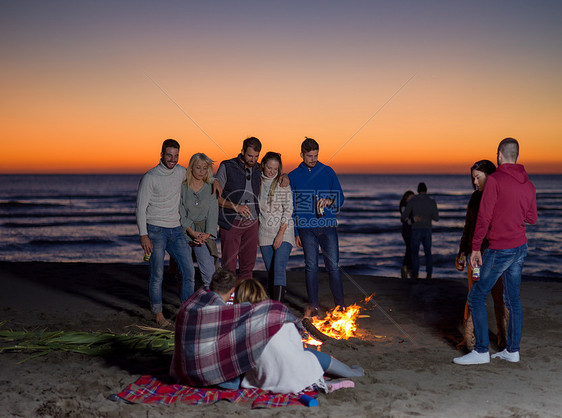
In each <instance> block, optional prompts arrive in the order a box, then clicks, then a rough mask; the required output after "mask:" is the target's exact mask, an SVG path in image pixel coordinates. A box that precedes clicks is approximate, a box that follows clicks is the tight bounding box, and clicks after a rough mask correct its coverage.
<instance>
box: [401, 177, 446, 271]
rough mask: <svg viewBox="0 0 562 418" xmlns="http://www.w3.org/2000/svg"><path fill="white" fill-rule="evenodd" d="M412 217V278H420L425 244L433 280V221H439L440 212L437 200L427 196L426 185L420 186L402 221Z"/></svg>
mask: <svg viewBox="0 0 562 418" xmlns="http://www.w3.org/2000/svg"><path fill="white" fill-rule="evenodd" d="M410 216H412V217H413V219H414V223H413V224H412V241H411V243H412V248H411V250H412V277H414V278H415V279H417V278H418V275H419V270H420V258H419V251H420V243H421V244H423V251H424V253H425V269H426V272H427V278H428V279H431V277H432V274H433V255H432V254H431V241H432V233H431V226H432V223H431V221H432V220H433V221H439V211H438V210H437V204H436V203H435V200H433V199H432V198H431V197H429V196H428V195H427V186H426V185H425V183H420V184H418V194H417V195H415V196H414V197H413V198H412V199H410V201H409V202H408V204H407V205H406V209H404V212H402V215H401V216H400V219H401V220H402V222H404V221H406V220H407V219H408V218H409V217H410Z"/></svg>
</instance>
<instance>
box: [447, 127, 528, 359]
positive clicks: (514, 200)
mask: <svg viewBox="0 0 562 418" xmlns="http://www.w3.org/2000/svg"><path fill="white" fill-rule="evenodd" d="M518 157H519V143H518V142H517V141H516V140H515V139H513V138H505V139H504V140H502V141H501V142H500V144H499V146H498V169H497V171H496V172H495V173H493V174H491V175H490V176H488V180H487V181H486V186H485V187H484V193H483V195H482V201H481V202H480V210H479V211H478V219H477V221H476V230H475V231H474V238H473V239H472V248H473V249H474V248H480V246H481V244H482V240H483V239H484V238H485V237H486V238H488V242H489V243H490V246H489V248H488V249H487V250H485V251H484V254H481V253H480V251H472V253H471V255H470V263H471V264H472V265H473V266H474V267H479V266H482V268H481V270H480V280H479V281H477V282H475V283H474V284H473V285H472V288H471V290H470V293H469V295H468V304H469V306H470V309H471V311H472V318H473V321H474V334H475V336H476V344H475V345H474V350H473V351H472V352H470V353H468V354H466V355H464V356H462V357H457V358H455V359H454V360H453V361H454V362H455V363H456V364H462V365H469V364H483V363H489V362H490V353H489V352H488V345H489V343H490V341H489V337H488V316H487V314H486V297H487V296H488V293H490V290H491V289H492V287H493V286H494V284H496V281H497V280H498V279H499V278H500V277H502V280H503V286H504V300H505V305H506V306H507V308H508V310H509V329H508V335H507V348H506V349H505V350H503V351H501V352H499V353H496V354H493V355H492V358H499V359H502V360H507V361H509V362H512V363H516V362H518V361H519V343H520V342H521V333H522V329H523V309H522V307H521V298H520V295H519V286H520V284H521V270H522V269H523V263H524V261H525V257H526V256H527V237H526V235H525V223H528V224H534V223H535V222H536V221H537V200H536V192H535V186H533V183H531V182H530V181H529V176H527V173H526V172H525V168H524V167H523V166H522V165H521V164H516V162H517V159H518ZM502 275H503V276H502Z"/></svg>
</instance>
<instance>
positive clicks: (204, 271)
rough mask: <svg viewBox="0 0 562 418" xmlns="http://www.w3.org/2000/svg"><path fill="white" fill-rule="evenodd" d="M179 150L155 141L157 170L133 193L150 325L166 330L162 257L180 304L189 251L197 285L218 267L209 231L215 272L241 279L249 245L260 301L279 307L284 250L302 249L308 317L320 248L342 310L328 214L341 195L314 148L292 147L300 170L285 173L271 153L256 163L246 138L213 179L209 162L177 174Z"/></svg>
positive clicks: (190, 276)
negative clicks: (174, 275) (260, 280)
mask: <svg viewBox="0 0 562 418" xmlns="http://www.w3.org/2000/svg"><path fill="white" fill-rule="evenodd" d="M179 147H180V145H179V143H178V142H177V141H175V140H173V139H167V140H165V141H164V143H163V144H162V150H161V160H160V163H159V164H158V165H157V166H156V167H154V168H153V169H151V170H150V171H148V172H147V173H146V174H145V175H144V176H143V178H142V179H141V182H140V184H139V190H138V196H137V209H136V214H137V224H138V228H139V234H140V237H141V246H142V248H143V250H144V252H145V254H146V255H147V256H148V257H149V261H150V280H149V296H150V304H151V311H152V313H153V314H155V316H156V322H157V323H158V324H159V325H161V326H167V325H170V323H169V321H167V320H166V319H165V317H164V315H163V313H162V281H163V273H164V257H165V252H166V251H167V252H168V253H169V254H170V256H171V259H173V260H174V261H175V262H176V264H177V266H178V269H179V271H180V274H181V285H180V300H181V301H182V303H183V302H184V301H185V300H186V299H187V298H188V297H189V296H190V295H191V294H192V293H193V291H194V273H195V270H194V267H193V257H192V252H193V255H194V256H195V257H196V260H197V263H198V265H199V270H200V271H201V275H202V280H203V284H204V286H205V287H206V288H208V286H209V283H210V277H211V275H212V274H213V272H214V271H215V269H216V264H217V260H218V251H217V249H216V244H215V239H216V238H217V225H218V226H219V234H218V236H219V237H220V242H221V264H222V266H223V267H224V268H228V269H229V270H232V271H236V266H237V264H238V280H245V279H248V278H251V277H252V272H253V269H254V266H255V262H256V253H257V247H258V246H259V248H260V250H261V253H262V257H263V260H264V264H265V266H266V269H267V271H268V273H269V286H268V287H269V289H268V290H269V293H270V296H271V297H272V298H273V299H276V300H278V301H281V302H282V301H283V300H284V295H285V292H286V267H287V262H288V259H289V255H290V253H291V249H292V248H293V246H294V245H298V246H301V247H302V248H303V251H304V256H305V278H306V288H307V293H308V305H307V307H306V309H305V312H304V315H305V316H306V317H311V316H314V315H316V314H317V309H318V305H319V302H318V254H319V248H321V249H322V254H323V256H324V262H325V265H326V268H327V270H328V273H329V277H330V289H331V290H332V294H333V296H334V302H335V304H336V305H337V306H338V305H339V306H341V307H345V301H344V294H343V284H342V281H341V274H340V270H339V265H338V263H339V245H338V236H337V231H336V226H337V221H336V213H337V211H338V210H339V208H340V207H341V205H342V204H343V201H344V195H343V190H342V188H341V185H340V183H339V180H338V178H337V176H336V174H335V172H334V171H333V170H332V168H331V167H329V166H327V165H324V164H322V163H321V162H319V161H318V152H319V144H318V142H316V141H315V140H314V139H312V138H306V139H305V140H304V141H303V142H302V144H301V158H302V163H301V164H300V165H299V166H298V167H297V168H296V169H294V170H293V171H291V172H290V173H289V175H288V176H287V175H286V174H284V173H283V172H282V162H281V155H280V154H279V153H275V152H268V153H266V155H265V156H264V157H263V159H262V161H261V164H258V159H259V154H260V152H261V147H262V145H261V142H260V141H259V139H258V138H255V137H250V138H247V139H245V140H244V142H243V145H242V151H241V153H240V154H239V155H238V156H237V157H236V158H233V159H230V160H225V161H223V162H222V163H221V164H220V166H219V169H218V171H217V174H216V178H215V179H214V181H213V177H212V163H213V161H212V160H211V159H209V158H208V157H207V156H206V155H205V154H202V153H198V154H195V155H193V156H192V157H191V160H190V163H189V166H188V168H187V169H186V168H185V167H182V166H181V165H179V164H178V160H179ZM289 183H290V185H289ZM215 190H216V191H217V193H218V194H219V197H218V199H217V198H216V195H215V193H214V191H215Z"/></svg>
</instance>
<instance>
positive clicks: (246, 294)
mask: <svg viewBox="0 0 562 418" xmlns="http://www.w3.org/2000/svg"><path fill="white" fill-rule="evenodd" d="M234 292H235V295H234V303H242V302H250V303H252V304H253V303H258V302H262V301H264V300H267V299H268V297H267V293H265V289H264V288H263V286H262V285H261V283H260V282H258V281H257V280H255V279H246V280H243V281H241V282H240V283H238V285H237V286H236V290H235V291H234Z"/></svg>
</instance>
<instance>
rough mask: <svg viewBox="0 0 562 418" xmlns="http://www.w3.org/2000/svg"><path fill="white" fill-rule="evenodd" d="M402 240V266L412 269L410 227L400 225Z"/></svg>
mask: <svg viewBox="0 0 562 418" xmlns="http://www.w3.org/2000/svg"><path fill="white" fill-rule="evenodd" d="M402 238H403V239H404V244H405V245H406V253H405V254H404V259H403V260H402V265H403V266H406V267H408V268H409V269H410V270H411V269H412V225H408V224H402Z"/></svg>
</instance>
